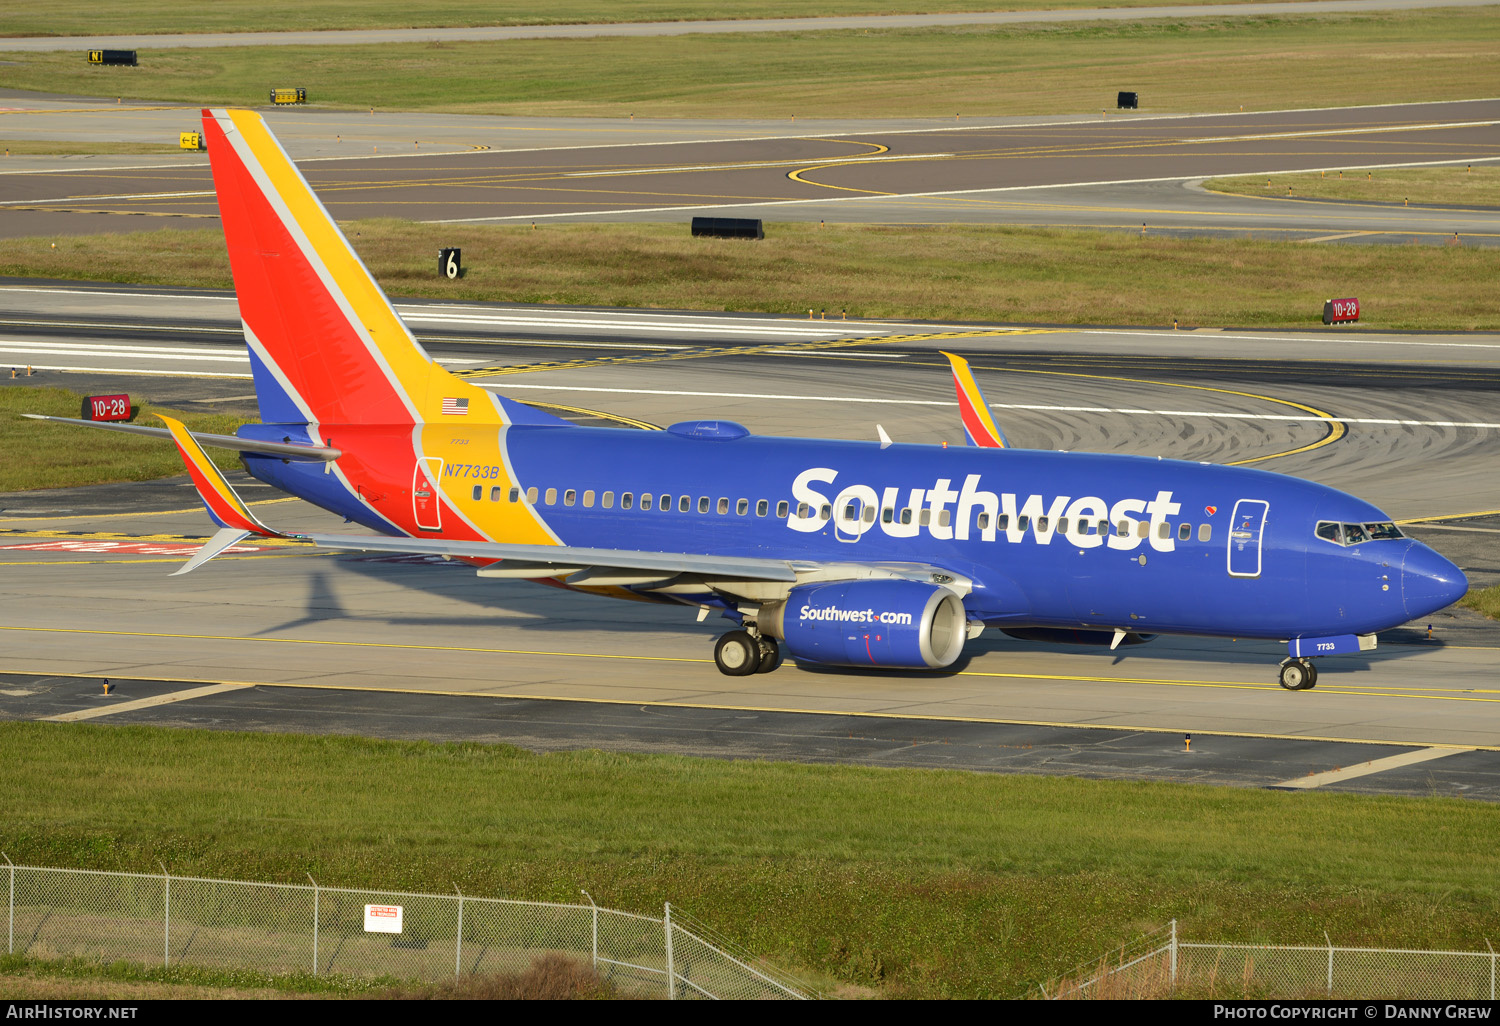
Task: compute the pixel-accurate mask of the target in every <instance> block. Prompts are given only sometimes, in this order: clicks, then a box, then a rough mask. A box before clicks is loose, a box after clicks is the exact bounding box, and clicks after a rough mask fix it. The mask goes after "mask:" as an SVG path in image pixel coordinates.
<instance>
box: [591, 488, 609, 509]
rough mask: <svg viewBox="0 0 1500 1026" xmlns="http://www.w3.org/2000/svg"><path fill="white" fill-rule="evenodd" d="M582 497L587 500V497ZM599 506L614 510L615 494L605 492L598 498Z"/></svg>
mask: <svg viewBox="0 0 1500 1026" xmlns="http://www.w3.org/2000/svg"><path fill="white" fill-rule="evenodd" d="M584 497H585V498H587V496H584ZM599 505H601V506H603V507H604V508H605V509H614V508H615V493H614V492H605V493H604V494H603V495H601V496H599Z"/></svg>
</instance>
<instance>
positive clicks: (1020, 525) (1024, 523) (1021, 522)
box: [1016, 513, 1031, 531]
mask: <svg viewBox="0 0 1500 1026" xmlns="http://www.w3.org/2000/svg"><path fill="white" fill-rule="evenodd" d="M1030 526H1031V518H1030V517H1028V516H1027V515H1026V514H1024V513H1023V514H1021V515H1020V516H1018V517H1016V530H1017V531H1024V530H1026V528H1028V527H1030Z"/></svg>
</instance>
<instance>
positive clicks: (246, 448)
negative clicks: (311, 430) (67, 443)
mask: <svg viewBox="0 0 1500 1026" xmlns="http://www.w3.org/2000/svg"><path fill="white" fill-rule="evenodd" d="M21 416H23V417H30V418H31V419H32V420H50V421H52V422H54V423H57V424H78V425H80V426H82V427H91V428H103V429H104V430H105V431H122V432H124V433H125V434H129V435H145V436H146V437H147V438H160V439H163V440H168V441H170V440H172V438H173V435H172V432H171V431H169V430H167V429H166V428H154V427H145V426H143V425H140V424H111V423H109V422H107V421H99V420H78V419H77V418H75V417H47V416H44V415H42V414H40V413H23V414H21ZM189 434H190V435H191V436H192V438H193V440H194V441H195V442H197V443H198V444H199V445H211V446H213V447H214V448H215V449H235V450H237V451H239V452H263V453H265V454H266V455H268V456H281V457H283V458H284V459H292V460H308V461H312V462H318V463H328V462H331V461H333V460H336V459H338V458H339V457H340V456H342V455H343V453H342V452H341V451H340V450H338V449H331V448H329V447H328V446H326V445H295V444H293V443H290V442H260V441H256V440H255V439H252V438H239V437H237V436H235V435H209V434H194V433H192V432H189Z"/></svg>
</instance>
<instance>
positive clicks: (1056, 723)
mask: <svg viewBox="0 0 1500 1026" xmlns="http://www.w3.org/2000/svg"><path fill="white" fill-rule="evenodd" d="M617 658H649V657H643V656H624V657H617ZM672 661H674V662H707V661H708V660H697V659H679V660H672ZM10 672H14V673H30V674H32V675H34V676H38V677H56V676H60V674H58V673H57V672H56V671H54V670H49V671H45V672H42V671H25V670H13V671H10ZM66 676H77V677H86V678H92V677H98V676H100V674H98V673H94V672H90V673H81V674H67V675H66ZM117 679H118V678H117ZM124 679H140V678H124ZM177 683H183V684H223V685H228V686H230V687H234V688H289V689H297V690H303V691H359V692H367V693H371V694H389V695H438V696H442V697H445V698H489V699H496V698H498V699H505V700H509V701H528V702H573V703H576V704H579V705H628V706H635V707H645V708H652V709H705V710H715V711H723V712H762V713H789V714H795V715H803V716H848V717H851V718H858V719H871V720H909V721H914V722H925V723H985V724H994V725H996V726H1012V727H1055V728H1061V729H1069V730H1116V731H1130V732H1132V733H1138V734H1197V735H1198V736H1199V737H1200V738H1204V737H1241V738H1251V739H1257V740H1265V741H1319V742H1331V743H1334V744H1349V745H1385V746H1388V747H1392V748H1417V749H1423V750H1426V749H1451V750H1453V751H1459V752H1500V745H1461V744H1444V743H1441V742H1439V743H1432V742H1426V741H1394V740H1391V739H1389V738H1355V737H1332V736H1327V735H1321V734H1274V733H1267V732H1257V731H1246V730H1204V729H1202V728H1199V727H1153V726H1141V725H1139V724H1122V723H1070V722H1067V721H1063V720H1014V719H1001V718H998V717H987V716H951V715H950V716H942V715H938V714H935V713H906V712H870V711H863V710H850V709H802V708H789V707H785V706H760V705H730V704H727V703H714V702H671V701H641V700H638V699H620V698H583V697H574V696H564V695H546V694H540V695H536V694H528V693H520V692H497V691H443V690H438V689H425V688H389V687H372V686H365V685H356V684H282V683H274V682H267V681H209V680H196V679H191V678H178V679H177Z"/></svg>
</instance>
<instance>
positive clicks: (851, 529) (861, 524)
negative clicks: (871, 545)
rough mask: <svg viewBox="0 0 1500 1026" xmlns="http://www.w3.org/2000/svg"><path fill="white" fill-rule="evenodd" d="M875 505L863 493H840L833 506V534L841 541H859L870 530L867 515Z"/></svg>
mask: <svg viewBox="0 0 1500 1026" xmlns="http://www.w3.org/2000/svg"><path fill="white" fill-rule="evenodd" d="M874 509H875V507H874V506H873V505H871V504H869V503H868V502H866V501H865V499H864V497H863V496H861V495H847V494H846V495H840V496H839V497H838V501H837V504H836V505H835V506H834V508H833V536H834V537H835V538H837V539H838V540H839V541H841V542H857V541H859V538H860V535H862V534H864V533H865V532H866V531H867V530H869V525H868V524H867V523H866V522H865V518H866V516H868V515H869V514H870V513H871V512H873V511H874Z"/></svg>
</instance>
